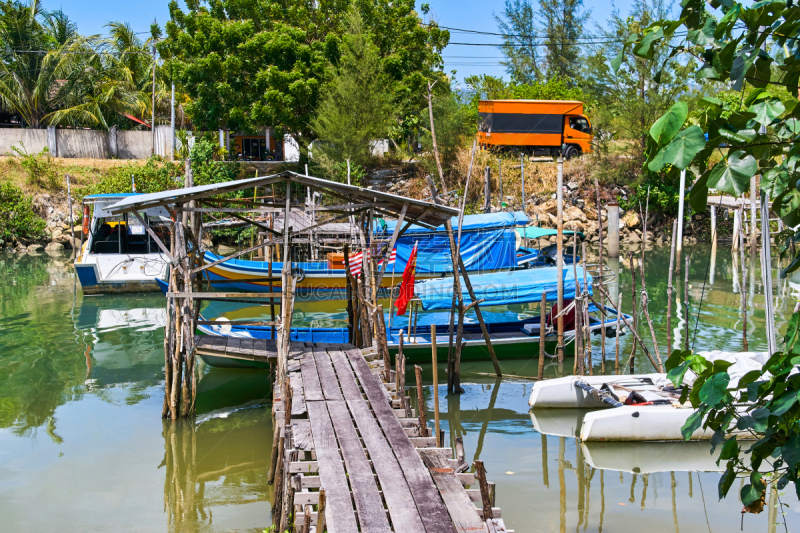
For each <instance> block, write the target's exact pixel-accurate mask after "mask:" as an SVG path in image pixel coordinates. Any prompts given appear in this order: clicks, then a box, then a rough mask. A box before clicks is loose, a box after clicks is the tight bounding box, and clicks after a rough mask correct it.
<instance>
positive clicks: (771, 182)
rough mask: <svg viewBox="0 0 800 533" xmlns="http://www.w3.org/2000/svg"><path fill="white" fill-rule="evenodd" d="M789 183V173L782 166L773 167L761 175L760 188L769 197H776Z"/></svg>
mask: <svg viewBox="0 0 800 533" xmlns="http://www.w3.org/2000/svg"><path fill="white" fill-rule="evenodd" d="M787 185H789V173H788V172H787V171H786V169H784V168H780V167H778V168H773V169H772V170H770V171H769V172H767V173H765V174H764V175H763V176H762V177H761V189H762V190H764V191H766V192H767V193H768V194H769V196H770V198H777V197H778V196H780V195H781V194H782V193H783V191H785V190H786V187H787Z"/></svg>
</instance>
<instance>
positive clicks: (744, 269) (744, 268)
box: [734, 206, 749, 352]
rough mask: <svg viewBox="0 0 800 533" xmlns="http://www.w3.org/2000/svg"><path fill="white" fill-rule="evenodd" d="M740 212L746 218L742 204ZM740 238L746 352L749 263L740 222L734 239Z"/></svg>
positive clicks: (741, 290)
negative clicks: (745, 254) (746, 261)
mask: <svg viewBox="0 0 800 533" xmlns="http://www.w3.org/2000/svg"><path fill="white" fill-rule="evenodd" d="M740 209H741V211H740V213H739V215H740V216H739V218H740V220H744V206H742V207H741V208H740ZM737 237H738V238H739V258H740V260H741V263H742V283H741V285H740V286H739V290H740V293H741V300H742V349H743V350H744V351H745V352H746V351H747V350H748V349H749V348H748V345H747V264H746V263H745V256H744V226H743V224H739V234H738V235H737V236H735V237H734V239H736V238H737Z"/></svg>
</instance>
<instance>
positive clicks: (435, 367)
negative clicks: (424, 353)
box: [431, 324, 442, 448]
mask: <svg viewBox="0 0 800 533" xmlns="http://www.w3.org/2000/svg"><path fill="white" fill-rule="evenodd" d="M431 359H432V361H431V362H432V365H433V419H434V421H435V426H434V427H435V429H434V431H435V433H434V435H435V436H436V447H437V448H441V447H442V441H441V436H440V435H439V367H438V360H437V354H436V324H431Z"/></svg>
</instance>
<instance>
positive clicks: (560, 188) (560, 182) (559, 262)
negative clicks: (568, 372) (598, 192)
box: [556, 156, 564, 363]
mask: <svg viewBox="0 0 800 533" xmlns="http://www.w3.org/2000/svg"><path fill="white" fill-rule="evenodd" d="M556 188H557V190H556V198H557V204H558V235H557V237H556V246H557V250H558V251H557V253H556V269H557V272H558V275H557V279H558V284H557V287H558V290H557V294H558V302H557V314H558V318H557V321H558V348H557V350H558V362H559V363H563V362H564V316H563V315H562V314H561V313H562V312H563V311H564V275H563V274H564V160H563V159H562V158H561V156H558V177H557V181H556Z"/></svg>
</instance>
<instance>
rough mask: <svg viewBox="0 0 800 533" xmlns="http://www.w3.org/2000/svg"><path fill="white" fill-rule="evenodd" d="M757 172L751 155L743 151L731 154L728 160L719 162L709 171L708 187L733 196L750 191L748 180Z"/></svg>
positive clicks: (756, 166)
mask: <svg viewBox="0 0 800 533" xmlns="http://www.w3.org/2000/svg"><path fill="white" fill-rule="evenodd" d="M756 172H758V163H757V162H756V159H755V158H754V157H753V156H752V155H747V154H745V153H744V152H743V151H741V150H740V151H737V152H733V153H732V154H729V155H728V159H726V160H723V161H720V162H719V163H717V164H716V165H714V168H712V169H711V174H710V175H709V176H708V187H709V188H710V189H717V190H718V191H724V192H727V193H730V194H733V195H735V196H739V195H741V194H742V193H744V192H746V191H748V190H749V189H750V178H752V177H753V176H755V174H756Z"/></svg>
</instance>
